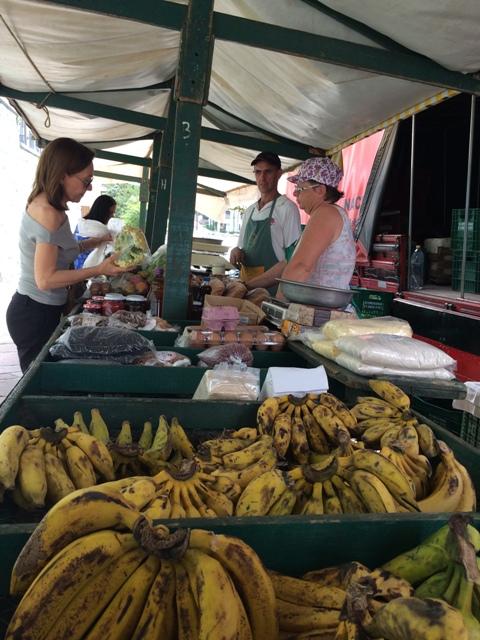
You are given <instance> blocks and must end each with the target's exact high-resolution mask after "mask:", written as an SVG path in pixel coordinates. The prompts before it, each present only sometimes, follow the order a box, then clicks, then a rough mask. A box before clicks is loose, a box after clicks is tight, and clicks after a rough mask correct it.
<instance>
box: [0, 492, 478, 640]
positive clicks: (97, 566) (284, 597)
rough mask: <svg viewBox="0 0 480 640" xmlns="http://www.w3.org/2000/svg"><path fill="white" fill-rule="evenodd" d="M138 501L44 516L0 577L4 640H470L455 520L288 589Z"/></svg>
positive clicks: (80, 506) (470, 603) (99, 498)
mask: <svg viewBox="0 0 480 640" xmlns="http://www.w3.org/2000/svg"><path fill="white" fill-rule="evenodd" d="M134 496H135V497H134ZM132 500H133V502H132ZM143 501H144V497H143V492H142V489H141V488H139V491H138V493H135V492H130V494H129V497H127V496H126V495H125V493H122V489H121V484H119V483H118V481H116V482H109V483H105V484H103V485H100V486H99V487H96V488H93V489H92V488H90V489H80V490H77V491H76V492H74V493H72V494H70V495H69V496H67V497H65V498H63V499H62V500H61V501H60V502H59V503H57V504H56V505H55V506H54V507H53V508H52V509H51V510H50V511H49V512H48V513H47V514H46V515H45V517H44V519H43V520H42V521H41V522H40V523H39V525H38V526H37V528H36V529H35V531H34V532H33V534H32V535H31V537H30V539H29V540H28V541H27V543H26V545H25V546H24V548H23V549H22V551H21V552H20V555H19V556H18V558H17V561H16V563H15V566H14V567H13V570H12V574H11V580H10V592H11V595H13V596H16V597H19V596H21V600H20V601H19V604H18V606H17V608H16V610H15V612H14V614H13V617H12V619H11V620H10V624H9V627H8V630H7V633H6V636H5V638H6V640H20V639H22V640H41V639H47V638H52V639H53V638H55V640H62V639H65V640H66V639H67V638H68V639H69V640H70V639H73V640H75V639H78V640H81V639H90V640H92V639H94V638H98V639H102V640H103V639H104V638H107V639H111V640H131V639H133V640H140V639H141V638H165V639H172V640H176V639H185V640H187V639H188V640H193V639H196V638H198V639H205V640H206V639H207V638H208V639H211V640H214V639H219V640H220V639H223V640H236V639H239V640H242V639H251V640H269V639H271V640H276V639H284V640H287V639H291V640H294V639H296V638H322V639H324V640H325V639H327V640H355V639H356V640H373V639H383V640H413V639H415V640H452V639H453V638H455V640H473V639H474V638H478V636H479V633H480V622H479V617H480V610H479V607H478V582H479V572H478V559H477V553H478V551H479V550H480V532H478V531H477V530H476V529H475V528H474V527H473V526H471V525H470V524H469V523H468V519H467V518H466V516H464V515H460V514H457V515H455V516H452V518H451V519H450V521H449V523H448V525H445V526H443V527H442V528H440V529H439V530H437V531H436V532H435V533H433V534H432V535H431V536H430V537H428V538H427V539H426V540H424V541H423V542H422V543H421V544H420V545H418V546H417V547H415V548H414V549H410V550H407V551H403V552H402V553H400V555H397V556H395V557H393V558H391V559H390V560H389V561H387V562H386V563H385V564H384V565H383V566H381V567H377V568H373V569H370V568H369V567H367V566H365V565H364V564H362V563H360V562H356V561H349V562H346V563H345V564H342V565H340V566H326V567H323V568H322V567H317V568H315V567H312V568H311V569H310V570H309V571H308V572H307V573H306V574H304V575H303V576H302V577H294V576H287V575H282V574H280V573H278V572H275V571H272V570H268V569H267V568H265V567H264V565H263V563H262V561H261V559H260V558H259V556H258V555H257V554H256V553H255V551H254V550H253V549H252V548H251V547H250V546H249V545H247V544H246V543H244V542H243V541H242V540H241V539H239V538H236V537H231V536H227V535H222V534H216V533H213V532H210V531H207V530H204V529H190V530H188V529H178V530H176V531H172V532H171V531H170V530H169V529H167V528H166V527H165V526H163V525H161V524H156V525H155V524H154V523H153V522H152V521H151V520H150V518H148V517H147V516H145V515H144V514H143V515H142V514H141V513H140V512H139V511H138V508H137V507H138V504H141V503H142V502H143ZM134 502H137V504H136V505H134ZM320 543H321V541H320V540H319V544H320ZM392 551H393V550H392ZM393 554H394V552H393V553H392V555H393Z"/></svg>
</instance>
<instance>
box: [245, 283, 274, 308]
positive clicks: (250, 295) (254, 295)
mask: <svg viewBox="0 0 480 640" xmlns="http://www.w3.org/2000/svg"><path fill="white" fill-rule="evenodd" d="M269 298H271V295H270V293H269V292H268V291H267V289H262V287H257V288H256V289H252V290H251V291H248V292H247V294H246V296H245V300H248V301H249V302H251V303H252V304H256V305H257V307H260V306H261V304H262V302H264V301H265V300H268V299H269Z"/></svg>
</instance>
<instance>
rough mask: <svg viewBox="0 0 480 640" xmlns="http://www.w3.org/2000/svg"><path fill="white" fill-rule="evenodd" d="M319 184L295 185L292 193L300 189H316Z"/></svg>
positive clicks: (299, 191) (298, 191)
mask: <svg viewBox="0 0 480 640" xmlns="http://www.w3.org/2000/svg"><path fill="white" fill-rule="evenodd" d="M319 186H320V185H319V184H311V185H309V186H308V187H295V189H294V190H293V193H301V192H302V191H308V190H309V189H316V188H317V187H319Z"/></svg>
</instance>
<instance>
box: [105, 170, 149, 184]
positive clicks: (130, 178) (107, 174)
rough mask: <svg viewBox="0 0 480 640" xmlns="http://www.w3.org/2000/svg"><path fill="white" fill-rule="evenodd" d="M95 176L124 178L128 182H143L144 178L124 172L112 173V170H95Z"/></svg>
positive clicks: (114, 178) (113, 178) (115, 178)
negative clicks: (124, 173)
mask: <svg viewBox="0 0 480 640" xmlns="http://www.w3.org/2000/svg"><path fill="white" fill-rule="evenodd" d="M93 175H94V176H98V177H99V178H110V179H111V180H124V181H126V182H139V183H140V182H142V178H138V177H137V176H125V175H123V174H122V173H111V172H110V171H94V172H93Z"/></svg>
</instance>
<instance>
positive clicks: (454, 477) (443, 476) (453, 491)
mask: <svg viewBox="0 0 480 640" xmlns="http://www.w3.org/2000/svg"><path fill="white" fill-rule="evenodd" d="M438 444H439V446H440V455H441V462H440V464H439V465H438V467H437V469H436V470H435V474H434V476H433V479H432V486H433V490H432V492H431V493H430V495H428V496H427V497H426V498H424V499H423V500H419V502H418V506H419V507H420V510H421V511H423V512H427V513H450V512H453V511H457V507H458V505H459V504H460V503H461V498H462V495H463V475H462V473H461V472H460V469H459V468H458V466H457V465H456V464H455V457H454V454H453V452H452V451H451V450H450V449H449V447H447V445H446V444H445V443H444V442H441V441H439V443H438Z"/></svg>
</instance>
